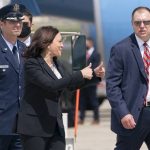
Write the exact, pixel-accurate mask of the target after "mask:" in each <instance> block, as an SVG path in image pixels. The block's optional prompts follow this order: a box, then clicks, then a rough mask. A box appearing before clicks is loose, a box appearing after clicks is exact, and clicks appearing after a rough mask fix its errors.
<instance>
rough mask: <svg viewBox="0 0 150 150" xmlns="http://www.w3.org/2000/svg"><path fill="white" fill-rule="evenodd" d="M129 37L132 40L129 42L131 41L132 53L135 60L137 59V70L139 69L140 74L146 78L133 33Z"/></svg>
mask: <svg viewBox="0 0 150 150" xmlns="http://www.w3.org/2000/svg"><path fill="white" fill-rule="evenodd" d="M130 38H131V40H132V42H131V43H132V44H131V47H132V51H133V54H134V56H135V59H136V61H137V64H138V67H139V70H140V72H141V73H142V75H143V76H144V78H145V79H147V76H146V73H145V69H144V63H143V59H142V55H141V52H140V49H139V46H138V44H137V41H136V38H135V35H134V34H132V35H131V36H130Z"/></svg>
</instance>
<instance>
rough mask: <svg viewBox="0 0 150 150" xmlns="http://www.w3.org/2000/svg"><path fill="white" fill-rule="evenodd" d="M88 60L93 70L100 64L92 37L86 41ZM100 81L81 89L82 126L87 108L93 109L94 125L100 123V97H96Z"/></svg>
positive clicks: (94, 81)
mask: <svg viewBox="0 0 150 150" xmlns="http://www.w3.org/2000/svg"><path fill="white" fill-rule="evenodd" d="M86 47H87V52H86V60H87V65H88V64H90V63H91V64H92V68H95V67H96V66H98V65H99V64H100V55H99V53H98V52H97V50H96V49H95V48H94V41H93V39H92V38H91V37H87V39H86ZM98 82H99V81H98V80H93V81H92V83H91V84H90V85H88V86H87V87H85V88H82V89H81V92H80V121H79V123H80V124H83V123H84V119H85V111H86V109H87V106H88V105H89V107H91V108H90V109H92V110H93V121H92V124H98V123H99V110H98V109H99V103H98V97H97V95H96V87H97V84H98Z"/></svg>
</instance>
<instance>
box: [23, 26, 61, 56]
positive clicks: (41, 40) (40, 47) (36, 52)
mask: <svg viewBox="0 0 150 150" xmlns="http://www.w3.org/2000/svg"><path fill="white" fill-rule="evenodd" d="M58 33H59V30H58V29H57V28H55V27H53V26H43V27H40V28H39V29H37V30H36V31H35V33H34V34H33V37H32V42H31V45H30V46H29V47H28V48H27V50H26V51H25V53H24V57H26V58H29V57H39V56H40V55H41V53H42V52H43V51H44V50H45V49H46V48H47V47H48V45H49V44H51V43H52V42H53V40H54V38H55V36H56V35H57V34H58Z"/></svg>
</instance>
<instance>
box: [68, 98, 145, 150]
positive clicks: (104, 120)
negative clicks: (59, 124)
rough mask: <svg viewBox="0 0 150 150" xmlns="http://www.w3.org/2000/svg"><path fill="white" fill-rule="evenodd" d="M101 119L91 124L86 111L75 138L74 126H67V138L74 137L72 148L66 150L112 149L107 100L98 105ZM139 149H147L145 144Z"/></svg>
mask: <svg viewBox="0 0 150 150" xmlns="http://www.w3.org/2000/svg"><path fill="white" fill-rule="evenodd" d="M100 113H101V121H100V123H99V124H96V125H95V124H94V125H93V124H91V122H92V111H87V113H86V119H85V123H84V124H83V125H78V132H77V137H76V140H75V138H74V128H68V130H67V134H68V138H73V139H74V149H71V148H70V149H67V150H113V149H114V147H115V141H116V134H115V133H113V132H112V131H111V130H110V105H109V103H108V101H107V100H105V101H104V103H103V104H102V106H101V107H100ZM140 150H147V147H146V145H145V144H143V145H142V147H141V149H140Z"/></svg>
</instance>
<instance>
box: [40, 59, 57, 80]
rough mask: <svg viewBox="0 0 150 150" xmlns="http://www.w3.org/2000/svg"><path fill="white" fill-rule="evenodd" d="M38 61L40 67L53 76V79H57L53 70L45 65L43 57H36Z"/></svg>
mask: <svg viewBox="0 0 150 150" xmlns="http://www.w3.org/2000/svg"><path fill="white" fill-rule="evenodd" d="M38 61H39V63H40V65H41V67H42V68H43V69H44V70H45V71H46V72H47V73H48V74H49V75H50V76H51V77H52V78H53V79H55V80H56V79H57V77H56V76H55V74H54V72H53V71H52V70H51V69H50V67H49V66H48V65H47V63H46V62H45V61H44V59H43V58H42V57H39V58H38Z"/></svg>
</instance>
